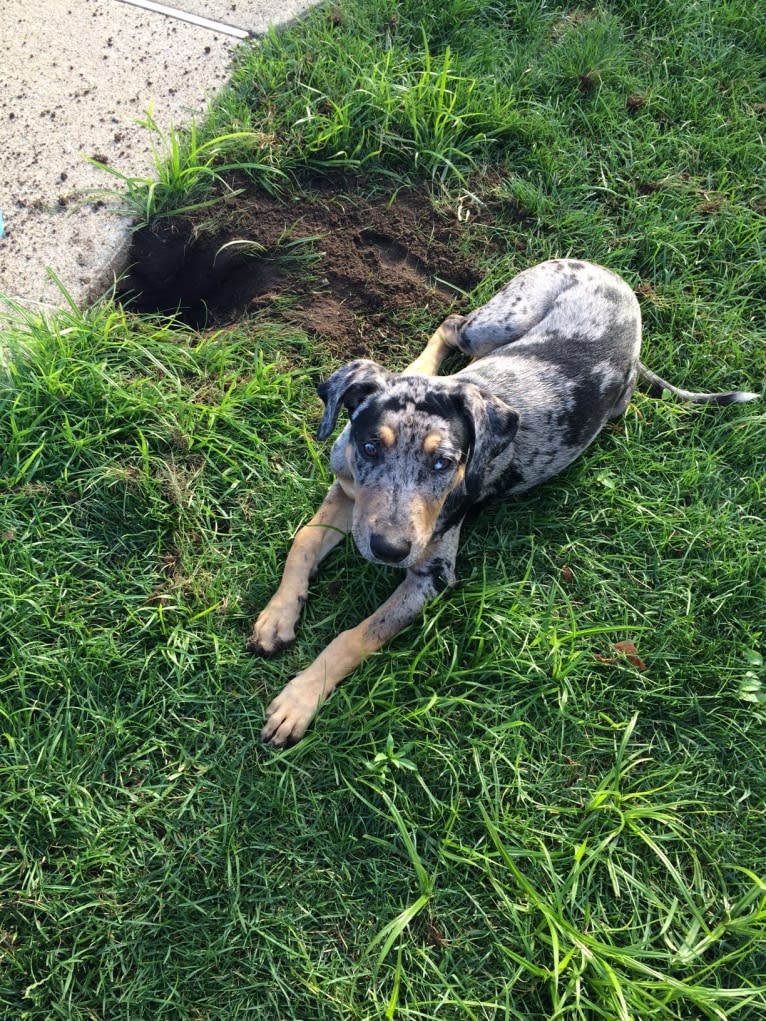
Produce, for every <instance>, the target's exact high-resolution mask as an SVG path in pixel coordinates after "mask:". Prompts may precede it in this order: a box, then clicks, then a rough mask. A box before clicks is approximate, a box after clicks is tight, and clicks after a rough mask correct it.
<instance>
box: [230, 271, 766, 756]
mask: <svg viewBox="0 0 766 1021" xmlns="http://www.w3.org/2000/svg"><path fill="white" fill-rule="evenodd" d="M640 347H641V313H640V310H639V306H638V302H637V301H636V298H635V295H634V294H633V292H632V291H631V289H630V288H629V287H628V285H627V284H626V283H625V281H624V280H622V279H621V278H620V277H618V276H616V275H615V274H614V273H611V272H610V271H609V270H606V269H603V268H602V267H600V266H595V265H592V264H590V263H586V262H579V261H574V260H568V259H554V260H551V261H549V262H544V263H541V264H540V265H538V266H534V267H532V268H531V269H528V270H526V271H525V272H523V273H520V274H519V275H518V276H516V277H514V279H513V280H511V282H510V283H509V284H508V285H507V286H506V287H504V288H503V289H502V290H501V291H500V292H499V293H498V294H496V295H495V296H494V297H493V298H491V299H490V301H488V302H487V304H486V305H483V306H482V307H481V308H478V309H476V311H474V312H472V313H471V314H470V315H469V316H467V317H465V318H462V317H459V316H451V317H450V318H448V319H447V320H445V322H444V323H443V324H442V325H441V326H440V327H439V329H438V330H437V331H436V333H435V334H434V335H433V337H431V339H430V340H429V342H428V344H427V345H426V348H425V350H424V351H423V353H422V354H421V355H420V356H419V357H418V358H417V359H416V360H415V361H414V362H413V363H412V364H411V365H410V366H408V368H407V369H405V371H404V372H403V373H393V372H388V371H386V370H385V369H384V368H382V367H381V366H379V365H377V364H375V363H374V362H371V361H354V362H350V363H349V364H348V365H345V366H343V367H342V368H340V369H338V370H337V372H335V373H333V375H332V376H330V378H329V379H328V380H327V381H326V382H325V383H323V384H322V385H321V386H320V387H319V394H320V396H321V398H322V400H323V401H324V403H325V412H324V416H323V418H322V421H321V422H320V425H319V430H318V436H319V438H320V439H327V438H328V437H329V436H330V435H331V433H332V431H333V429H334V427H335V423H336V421H337V418H338V415H339V413H340V410H341V408H345V409H346V410H347V411H348V413H349V418H350V421H349V423H348V424H347V425H346V427H345V429H344V430H343V431H342V432H341V434H340V435H339V437H338V438H337V440H336V441H335V443H334V445H333V448H332V453H331V455H330V461H331V465H332V469H333V472H334V473H335V476H336V481H335V482H334V483H333V485H332V486H331V487H330V490H329V492H328V494H327V496H326V498H325V500H324V502H323V503H322V505H321V507H320V508H319V511H318V512H317V514H316V515H315V516H314V518H312V520H311V521H310V522H309V523H308V524H307V525H305V526H304V527H303V528H301V529H300V530H299V531H298V533H297V535H296V538H295V541H294V543H293V546H292V548H291V550H290V552H289V554H288V557H287V563H286V566H285V570H284V574H283V576H282V581H281V583H280V585H279V588H278V589H277V591H276V593H275V594H274V596H273V597H272V599H271V601H270V602H269V604H268V606H267V607H266V608H265V610H264V611H263V612H262V613H261V614H260V616H259V617H258V619H257V620H256V622H255V625H254V627H253V633H252V636H251V638H250V640H249V643H248V646H249V648H250V650H251V651H252V652H255V653H257V654H259V655H270V654H272V653H275V652H278V651H279V650H280V649H282V648H284V647H285V646H286V645H288V644H289V643H291V642H292V641H293V640H294V638H295V626H296V624H297V621H298V618H299V616H300V612H301V609H302V607H303V604H304V603H305V601H306V596H307V594H308V587H309V578H310V577H311V575H312V574H313V573H314V571H315V569H316V567H317V565H318V564H319V562H320V560H322V558H323V557H324V556H325V555H326V554H327V553H328V552H329V551H330V550H331V549H332V548H333V547H334V546H336V545H337V544H338V542H340V540H341V539H342V538H343V536H344V535H346V534H347V533H348V532H351V534H352V535H353V537H354V541H355V543H356V545H357V547H358V549H359V552H360V553H361V554H362V556H363V557H365V558H366V559H367V560H371V561H374V562H375V563H380V564H388V565H395V566H397V567H400V568H402V569H404V570H405V572H406V574H405V577H404V580H403V582H402V583H401V585H400V586H399V587H398V588H397V589H396V591H395V592H394V593H393V595H392V596H391V597H390V598H389V599H387V600H386V602H385V603H383V605H382V606H380V607H379V608H378V609H377V610H376V611H375V612H374V613H373V614H372V615H371V616H370V617H368V618H367V619H366V620H363V621H362V622H361V623H360V624H358V625H356V627H352V628H351V629H350V630H348V631H344V632H342V633H341V634H340V635H338V637H336V638H335V639H334V640H333V641H332V642H330V644H329V645H328V646H327V648H326V649H325V650H324V651H323V652H322V653H320V655H319V656H318V657H317V659H316V660H315V661H314V662H313V663H312V664H311V665H310V666H309V667H307V668H306V669H305V670H303V671H302V672H301V673H299V674H298V675H297V676H296V677H294V678H293V679H292V680H291V681H290V682H289V684H287V685H286V687H285V688H284V689H283V690H282V691H281V693H280V694H279V695H277V697H276V698H275V699H274V701H273V702H272V703H271V705H270V706H269V707H268V709H267V721H266V724H265V726H264V728H263V732H262V737H263V739H264V740H265V741H270V742H271V743H272V744H274V745H285V744H290V743H293V742H295V741H297V740H298V739H300V738H301V737H302V736H303V734H304V733H305V731H306V728H307V726H308V725H309V723H310V721H311V719H312V717H313V716H314V714H315V713H316V711H317V709H318V707H319V706H320V705H321V704H322V703H323V702H324V700H325V699H326V698H327V696H328V695H329V694H330V692H331V691H332V690H333V688H334V687H335V686H336V684H338V682H339V681H340V680H341V679H342V678H343V677H345V676H346V675H347V674H348V673H350V672H351V671H352V670H353V669H354V668H355V667H356V666H357V665H358V664H359V663H360V662H361V661H362V660H363V659H364V658H365V657H366V656H368V655H369V654H370V653H372V652H374V651H375V650H377V649H379V648H380V647H381V646H382V645H383V644H384V642H386V641H388V639H390V638H391V637H392V636H393V635H395V634H397V632H398V631H400V630H401V629H402V628H403V627H404V626H405V625H406V624H408V623H409V622H410V621H411V620H413V619H414V618H415V617H416V616H417V615H418V614H419V613H420V612H421V611H422V609H423V607H424V605H425V604H426V603H427V602H428V600H429V599H432V598H433V597H434V596H435V595H436V594H437V593H438V592H440V591H442V590H443V589H445V588H446V587H448V586H450V585H452V584H454V581H455V557H456V553H457V548H458V538H459V535H460V526H461V524H462V522H463V519H464V517H465V515H466V513H467V512H468V510H469V509H470V508H472V507H475V506H476V505H477V504H481V503H483V502H484V501H486V500H489V499H491V498H498V497H505V496H513V495H515V494H517V493H523V492H524V491H525V490H527V489H530V488H531V487H532V486H537V485H539V484H540V483H541V482H545V480H546V479H549V478H550V477H551V476H552V475H555V474H556V473H557V472H560V471H561V470H562V469H563V468H566V466H567V465H569V464H571V463H572V461H574V460H575V458H576V457H578V456H579V454H581V453H582V451H583V450H585V448H586V447H587V446H588V445H589V444H590V443H591V442H592V441H593V440H594V439H595V437H596V436H598V434H599V432H600V431H601V429H602V428H603V427H604V425H605V424H606V422H608V421H609V420H610V419H612V418H616V417H617V416H619V415H621V414H622V413H623V411H624V410H625V408H626V407H627V405H628V402H629V400H630V396H631V393H632V391H633V387H634V385H635V383H636V379H637V376H639V375H641V376H642V377H643V378H645V379H646V380H647V381H648V382H649V383H650V384H651V385H652V386H653V387H654V388H655V389H660V390H661V389H666V390H669V391H670V392H672V393H674V394H675V395H677V396H678V397H680V398H682V399H685V400H693V401H707V402H714V403H717V404H729V403H733V402H737V401H747V400H751V399H752V398H754V397H756V396H757V395H756V394H752V393H742V392H731V393H723V394H700V393H695V392H690V391H685V390H679V389H678V388H677V387H674V386H672V385H671V384H669V383H667V382H665V381H664V380H662V379H660V378H659V377H658V376H655V375H654V374H653V373H651V372H649V370H648V369H646V368H645V367H644V366H643V365H642V364H641V363H640V361H639V350H640ZM451 348H458V349H459V350H460V351H462V352H464V353H465V354H466V355H468V356H470V357H471V358H472V361H471V363H470V364H469V365H468V366H466V368H464V369H461V370H460V371H459V372H457V373H455V374H454V375H452V376H445V377H437V376H436V375H435V373H436V372H437V370H438V368H439V365H440V364H441V362H442V360H443V358H444V356H445V355H446V354H447V352H448V351H449V350H450V349H451Z"/></svg>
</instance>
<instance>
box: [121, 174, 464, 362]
mask: <svg viewBox="0 0 766 1021" xmlns="http://www.w3.org/2000/svg"><path fill="white" fill-rule="evenodd" d="M464 233H465V226H464V225H463V224H461V223H460V222H459V221H458V219H457V217H456V216H455V215H451V216H445V215H444V214H441V213H439V212H438V211H437V210H435V209H434V207H433V205H432V203H431V201H430V199H429V198H428V196H426V195H425V194H421V193H419V192H414V191H411V192H406V193H405V192H399V193H398V194H397V196H396V198H395V199H393V200H391V199H390V197H386V198H377V199H376V198H370V197H369V196H367V197H365V196H364V195H363V194H362V193H360V192H357V191H346V192H335V193H322V192H318V193H312V194H308V195H305V196H302V197H301V198H300V199H297V200H293V201H290V202H281V201H279V200H278V199H275V198H273V197H272V196H269V195H266V194H264V193H257V194H249V195H248V194H240V195H238V196H236V197H235V198H234V199H233V200H230V201H229V202H227V203H226V205H224V206H223V207H216V211H215V213H214V214H211V213H210V211H207V212H206V211H199V212H197V213H195V214H194V215H192V216H184V217H174V218H170V219H161V220H157V221H155V222H154V223H153V224H151V225H150V226H147V227H144V228H142V229H141V230H139V231H137V232H136V233H135V235H134V238H133V242H132V245H131V251H130V255H129V266H130V268H129V271H128V274H127V276H126V277H125V279H124V280H123V282H122V285H121V289H120V292H119V295H118V297H119V298H120V300H121V301H122V302H123V304H125V305H126V306H128V307H130V308H132V309H135V310H137V311H141V312H162V313H166V314H177V315H178V316H179V317H180V318H181V319H182V320H183V321H184V322H186V323H188V324H189V325H191V326H193V327H195V328H197V329H200V328H206V327H218V326H221V325H225V324H228V323H231V322H234V321H236V320H238V319H240V318H242V317H243V316H247V315H248V314H252V313H253V312H256V311H259V310H261V309H263V308H265V307H269V308H270V312H273V314H274V318H277V319H282V320H287V321H289V322H292V323H295V324H297V325H300V327H301V328H302V329H304V330H306V331H307V332H309V333H313V334H318V335H321V336H323V337H324V338H326V339H327V340H328V341H329V342H331V343H332V346H333V347H337V349H339V350H341V351H343V353H345V354H349V355H364V354H369V353H370V344H369V338H370V337H372V336H374V335H377V334H378V332H379V331H381V330H383V331H385V330H389V331H390V330H391V328H392V325H393V322H392V320H395V319H396V317H397V316H398V315H399V314H401V313H408V312H411V311H413V310H415V309H428V310H429V311H430V312H431V313H432V315H430V316H429V319H432V320H433V321H434V323H436V322H437V321H439V320H440V317H441V318H443V317H444V316H445V315H447V314H448V313H449V311H450V310H451V309H452V308H453V306H454V305H455V299H456V291H455V289H457V290H462V291H465V290H470V289H472V288H473V287H474V286H475V285H476V283H477V282H478V280H477V274H476V272H475V270H474V269H473V267H472V266H471V264H470V259H469V256H468V255H466V254H465V253H466V248H467V247H468V246H467V245H466V239H465V237H464Z"/></svg>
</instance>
